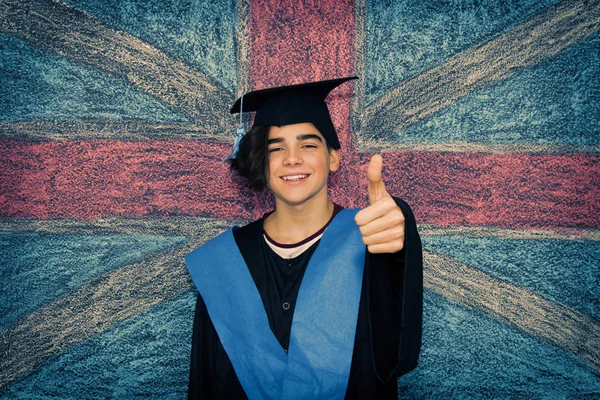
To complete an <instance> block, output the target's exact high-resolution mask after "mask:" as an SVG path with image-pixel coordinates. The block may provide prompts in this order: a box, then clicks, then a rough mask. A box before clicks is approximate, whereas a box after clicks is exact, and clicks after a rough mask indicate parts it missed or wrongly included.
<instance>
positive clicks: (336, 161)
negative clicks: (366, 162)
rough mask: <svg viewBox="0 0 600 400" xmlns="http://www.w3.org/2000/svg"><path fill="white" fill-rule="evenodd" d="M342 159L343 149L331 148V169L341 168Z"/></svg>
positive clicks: (333, 170) (332, 170)
mask: <svg viewBox="0 0 600 400" xmlns="http://www.w3.org/2000/svg"><path fill="white" fill-rule="evenodd" d="M341 160H342V150H341V149H337V150H334V149H331V150H329V171H330V172H335V171H337V170H338V169H339V168H340V162H341Z"/></svg>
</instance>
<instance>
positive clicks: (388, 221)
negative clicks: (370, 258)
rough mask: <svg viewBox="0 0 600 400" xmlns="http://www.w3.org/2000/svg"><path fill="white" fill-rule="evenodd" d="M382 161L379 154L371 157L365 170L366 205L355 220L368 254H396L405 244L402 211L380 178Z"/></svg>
mask: <svg viewBox="0 0 600 400" xmlns="http://www.w3.org/2000/svg"><path fill="white" fill-rule="evenodd" d="M382 164H383V159H382V158H381V156H380V155H379V154H375V155H374V156H373V157H371V162H370V163H369V169H368V171H367V177H368V178H369V206H368V207H367V208H364V209H362V210H360V211H359V212H358V213H357V214H356V216H355V217H354V220H355V221H356V224H357V225H358V227H359V229H360V233H361V234H362V238H363V242H364V244H366V245H367V248H368V250H369V252H370V253H395V252H397V251H400V250H402V248H403V247H404V214H402V211H401V210H400V207H398V205H397V204H396V202H395V201H394V199H393V198H392V196H390V194H389V193H388V192H387V190H386V188H385V184H384V183H383V180H382V179H381V168H382Z"/></svg>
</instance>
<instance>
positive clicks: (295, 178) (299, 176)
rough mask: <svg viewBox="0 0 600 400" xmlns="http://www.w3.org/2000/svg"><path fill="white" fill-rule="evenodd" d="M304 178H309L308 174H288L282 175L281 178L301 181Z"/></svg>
mask: <svg viewBox="0 0 600 400" xmlns="http://www.w3.org/2000/svg"><path fill="white" fill-rule="evenodd" d="M304 178H308V175H307V174H301V175H287V176H282V177H281V179H283V180H284V181H299V180H302V179H304Z"/></svg>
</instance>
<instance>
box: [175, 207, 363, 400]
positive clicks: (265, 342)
mask: <svg viewBox="0 0 600 400" xmlns="http://www.w3.org/2000/svg"><path fill="white" fill-rule="evenodd" d="M357 212H358V210H347V209H345V210H342V211H340V213H338V215H336V216H335V218H334V219H333V221H331V223H330V224H329V227H328V228H327V229H326V230H325V233H324V234H323V236H322V237H321V241H320V243H319V245H318V246H317V249H316V250H315V252H314V253H313V256H312V257H311V260H310V262H309V263H308V266H307V268H306V272H305V274H304V278H303V280H302V284H301V286H300V291H299V293H298V300H297V302H296V308H295V310H294V317H293V320H292V331H291V336H290V346H289V349H288V353H287V354H286V353H285V351H284V350H283V348H282V347H281V345H280V344H279V342H278V341H277V338H276V337H275V335H274V334H273V332H272V331H271V328H270V327H269V321H268V318H267V314H266V312H265V308H264V305H263V303H262V299H261V297H260V294H259V292H258V290H257V288H256V286H255V284H254V281H253V280H252V276H251V275H250V272H249V271H248V267H247V266H246V264H245V262H244V259H243V257H242V255H241V254H240V252H239V249H238V247H237V245H236V243H235V239H234V238H233V233H232V230H228V231H226V232H224V233H222V234H221V235H219V236H217V237H216V238H214V239H213V240H211V241H209V242H207V243H205V244H204V245H203V246H201V247H199V248H197V249H196V250H194V251H193V252H192V253H190V254H188V255H187V256H186V264H187V267H188V270H189V272H190V275H191V276H192V279H193V281H194V284H195V285H196V287H197V288H198V291H199V292H200V294H201V295H202V299H203V300H204V302H205V303H206V307H207V309H208V313H209V315H210V318H211V320H212V322H213V325H214V326H215V329H216V331H217V333H218V335H219V339H220V340H221V343H222V344H223V348H224V349H225V351H226V352H227V355H228V356H229V359H230V360H231V363H232V365H233V368H234V370H235V372H236V375H237V377H238V379H239V381H240V383H241V385H242V387H243V388H244V391H245V392H246V395H247V396H248V398H249V399H252V400H254V399H343V398H344V396H345V393H346V386H347V385H348V378H349V376H350V364H351V362H352V351H353V347H354V336H355V331H356V321H357V319H358V304H359V301H360V292H361V287H362V277H363V270H364V262H365V251H366V248H365V245H364V244H363V242H362V237H361V234H360V231H359V230H358V227H357V225H356V223H355V222H354V215H355V214H356V213H357Z"/></svg>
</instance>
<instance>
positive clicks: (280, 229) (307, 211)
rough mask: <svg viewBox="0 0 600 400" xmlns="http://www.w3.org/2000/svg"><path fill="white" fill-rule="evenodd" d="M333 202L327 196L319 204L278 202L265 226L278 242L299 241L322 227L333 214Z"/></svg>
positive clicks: (266, 219)
mask: <svg viewBox="0 0 600 400" xmlns="http://www.w3.org/2000/svg"><path fill="white" fill-rule="evenodd" d="M333 208H334V206H333V203H332V202H331V201H330V200H329V199H328V198H327V197H325V198H324V201H319V202H318V203H317V204H314V203H313V202H311V204H301V205H289V204H285V203H283V204H279V203H278V204H277V206H276V208H275V211H274V212H273V213H272V214H270V215H269V216H268V217H267V218H265V221H264V224H263V228H264V229H265V231H266V232H267V234H268V235H269V236H270V237H271V238H272V239H273V240H275V241H276V242H278V243H282V244H293V243H298V242H300V241H302V240H304V239H306V238H307V237H309V236H310V235H312V234H314V233H315V232H317V231H318V230H319V229H321V228H322V227H323V226H324V225H325V224H326V223H327V222H328V221H329V219H330V218H331V215H332V214H333Z"/></svg>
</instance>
